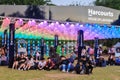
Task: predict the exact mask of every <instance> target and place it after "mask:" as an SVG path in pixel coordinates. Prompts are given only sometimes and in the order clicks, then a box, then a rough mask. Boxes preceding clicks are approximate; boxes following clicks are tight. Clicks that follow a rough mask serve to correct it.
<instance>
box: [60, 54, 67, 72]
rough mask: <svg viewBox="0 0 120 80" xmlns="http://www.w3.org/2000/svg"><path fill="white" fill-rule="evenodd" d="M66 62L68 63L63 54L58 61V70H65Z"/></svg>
mask: <svg viewBox="0 0 120 80" xmlns="http://www.w3.org/2000/svg"><path fill="white" fill-rule="evenodd" d="M68 64H69V61H68V59H66V57H65V56H62V57H61V61H60V70H61V71H62V72H66V70H67V66H68Z"/></svg>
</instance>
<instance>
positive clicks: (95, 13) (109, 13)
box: [88, 9, 114, 17]
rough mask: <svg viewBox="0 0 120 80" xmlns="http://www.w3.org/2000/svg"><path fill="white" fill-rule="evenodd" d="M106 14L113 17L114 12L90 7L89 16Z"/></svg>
mask: <svg viewBox="0 0 120 80" xmlns="http://www.w3.org/2000/svg"><path fill="white" fill-rule="evenodd" d="M94 15H95V16H105V17H113V16H114V14H113V13H112V12H110V11H108V12H106V11H98V10H93V9H88V16H94Z"/></svg>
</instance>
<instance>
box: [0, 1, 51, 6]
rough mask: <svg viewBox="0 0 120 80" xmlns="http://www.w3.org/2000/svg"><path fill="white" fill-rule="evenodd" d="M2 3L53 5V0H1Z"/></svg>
mask: <svg viewBox="0 0 120 80" xmlns="http://www.w3.org/2000/svg"><path fill="white" fill-rule="evenodd" d="M0 4H5V5H6V4H7V5H53V4H52V3H51V0H0Z"/></svg>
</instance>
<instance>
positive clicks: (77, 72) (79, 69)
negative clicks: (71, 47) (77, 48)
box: [75, 62, 83, 74]
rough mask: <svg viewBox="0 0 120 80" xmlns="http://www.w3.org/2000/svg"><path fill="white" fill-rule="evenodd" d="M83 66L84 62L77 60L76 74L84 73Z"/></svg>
mask: <svg viewBox="0 0 120 80" xmlns="http://www.w3.org/2000/svg"><path fill="white" fill-rule="evenodd" d="M82 70H83V68H82V62H77V64H76V65H75V72H76V74H82V73H81V72H82Z"/></svg>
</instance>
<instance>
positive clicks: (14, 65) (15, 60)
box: [12, 54, 20, 69]
mask: <svg viewBox="0 0 120 80" xmlns="http://www.w3.org/2000/svg"><path fill="white" fill-rule="evenodd" d="M19 61H20V56H19V54H16V56H15V58H14V63H13V66H12V69H17V68H18V62H19Z"/></svg>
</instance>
